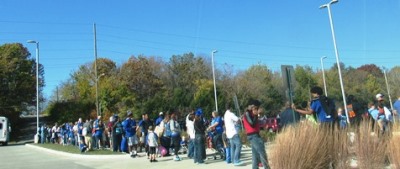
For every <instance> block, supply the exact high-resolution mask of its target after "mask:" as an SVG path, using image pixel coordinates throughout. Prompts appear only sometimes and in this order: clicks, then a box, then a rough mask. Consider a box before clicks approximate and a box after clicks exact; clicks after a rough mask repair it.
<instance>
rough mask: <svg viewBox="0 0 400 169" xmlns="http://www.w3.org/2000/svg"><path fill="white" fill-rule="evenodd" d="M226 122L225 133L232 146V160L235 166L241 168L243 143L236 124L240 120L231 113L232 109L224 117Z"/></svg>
mask: <svg viewBox="0 0 400 169" xmlns="http://www.w3.org/2000/svg"><path fill="white" fill-rule="evenodd" d="M224 121H225V130H226V131H225V132H226V137H227V138H228V139H229V142H230V146H231V158H232V162H233V165H235V166H239V165H242V164H243V163H242V162H241V161H240V152H241V149H242V143H241V141H240V137H239V134H238V131H237V129H236V124H237V123H238V122H240V121H239V118H238V117H237V116H236V115H235V114H234V113H232V112H231V108H230V107H229V108H228V109H227V110H226V112H225V115H224Z"/></svg>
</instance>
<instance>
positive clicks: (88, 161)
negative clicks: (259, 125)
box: [26, 144, 252, 169]
mask: <svg viewBox="0 0 400 169" xmlns="http://www.w3.org/2000/svg"><path fill="white" fill-rule="evenodd" d="M26 147H28V148H30V149H36V150H40V151H41V152H45V153H49V154H55V155H57V156H63V158H67V159H70V160H73V161H74V163H77V164H79V165H83V166H87V167H88V168H96V169H97V168H104V169H105V168H118V169H120V168H132V167H133V168H145V169H153V168H154V169H161V168H162V169H178V168H190V169H197V168H218V169H228V168H234V167H235V168H236V166H234V165H233V164H227V163H226V162H225V161H222V160H221V159H216V160H214V158H213V151H211V150H210V149H207V159H206V161H205V164H200V165H198V164H195V163H194V161H193V159H189V158H188V157H187V154H180V157H181V158H182V161H174V160H173V156H169V157H160V158H157V160H158V162H156V163H150V162H149V160H148V159H147V156H146V155H145V153H139V156H140V157H137V158H131V157H130V156H129V155H128V154H121V155H85V154H71V153H66V152H60V151H56V150H51V149H47V148H42V147H39V146H36V145H34V144H26ZM241 160H242V161H243V163H244V165H243V166H238V168H251V163H252V161H251V160H252V159H251V149H250V148H248V147H244V148H243V149H242V156H241Z"/></svg>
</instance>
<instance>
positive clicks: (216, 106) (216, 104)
mask: <svg viewBox="0 0 400 169" xmlns="http://www.w3.org/2000/svg"><path fill="white" fill-rule="evenodd" d="M214 53H217V50H213V51H211V64H212V73H213V81H214V99H215V111H217V112H218V101H217V87H216V85H215V70H214Z"/></svg>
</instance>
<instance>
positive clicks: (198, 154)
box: [193, 109, 206, 164]
mask: <svg viewBox="0 0 400 169" xmlns="http://www.w3.org/2000/svg"><path fill="white" fill-rule="evenodd" d="M202 114H203V111H202V110H201V109H197V111H196V113H195V115H196V116H195V118H194V131H195V138H194V149H195V151H194V158H193V159H194V163H196V164H204V159H205V158H206V149H205V146H204V143H205V142H204V141H205V131H206V126H205V125H204V122H203V120H202Z"/></svg>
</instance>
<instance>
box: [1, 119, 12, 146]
mask: <svg viewBox="0 0 400 169" xmlns="http://www.w3.org/2000/svg"><path fill="white" fill-rule="evenodd" d="M10 132H11V126H10V122H9V121H8V119H7V117H3V116H0V143H2V144H3V146H6V145H7V144H8V141H10Z"/></svg>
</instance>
